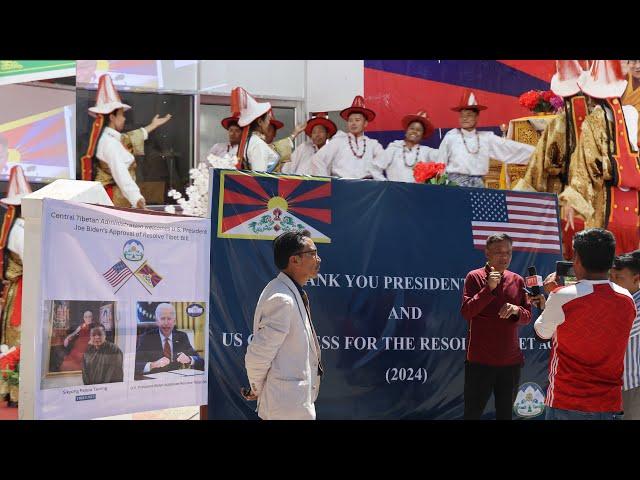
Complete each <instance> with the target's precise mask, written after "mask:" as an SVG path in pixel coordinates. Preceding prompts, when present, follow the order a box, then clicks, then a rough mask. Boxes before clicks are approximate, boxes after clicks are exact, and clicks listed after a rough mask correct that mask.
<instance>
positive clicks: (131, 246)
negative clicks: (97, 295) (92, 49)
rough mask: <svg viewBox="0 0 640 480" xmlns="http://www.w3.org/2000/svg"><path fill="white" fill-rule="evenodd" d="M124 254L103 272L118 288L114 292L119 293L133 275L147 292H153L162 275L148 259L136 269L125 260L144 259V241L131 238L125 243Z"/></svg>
mask: <svg viewBox="0 0 640 480" xmlns="http://www.w3.org/2000/svg"><path fill="white" fill-rule="evenodd" d="M122 256H123V258H122V259H120V260H119V261H118V262H117V263H115V264H114V265H112V266H111V268H110V269H109V270H107V271H106V272H104V273H103V274H102V276H103V277H104V279H105V280H106V281H107V282H108V283H109V285H111V286H112V287H113V288H115V289H116V290H115V291H114V292H113V293H117V292H118V290H120V289H121V288H122V287H123V286H124V285H125V284H126V283H127V282H128V281H129V279H131V277H134V278H135V279H136V280H138V282H139V283H140V285H142V286H143V288H144V289H145V290H146V291H147V292H149V293H151V294H153V289H154V288H155V286H156V285H158V283H160V282H161V281H162V276H160V274H158V273H157V272H156V271H155V270H154V269H153V268H152V267H151V265H149V262H148V260H145V261H144V263H143V264H142V265H140V266H139V267H138V268H135V269H131V268H130V267H129V265H127V263H126V262H125V260H128V261H131V262H139V261H140V260H142V258H143V257H144V245H142V242H140V241H138V240H129V241H128V242H127V243H125V245H124V248H123V251H122Z"/></svg>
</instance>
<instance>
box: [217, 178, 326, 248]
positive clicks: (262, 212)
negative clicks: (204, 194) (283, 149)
mask: <svg viewBox="0 0 640 480" xmlns="http://www.w3.org/2000/svg"><path fill="white" fill-rule="evenodd" d="M330 225H331V180H330V179H324V178H309V179H307V178H305V179H302V178H300V177H294V176H286V175H282V176H280V175H278V176H274V175H269V174H260V173H253V172H238V171H232V172H231V171H225V172H221V173H220V202H219V205H218V238H236V239H248V240H273V239H274V238H276V237H277V236H278V235H280V234H282V233H284V232H290V231H296V230H308V231H309V232H310V233H311V238H312V239H313V241H314V242H316V243H331V238H330V237H329V236H328V235H327V234H326V233H323V232H326V231H327V228H328V227H330Z"/></svg>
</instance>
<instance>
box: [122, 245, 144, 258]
mask: <svg viewBox="0 0 640 480" xmlns="http://www.w3.org/2000/svg"><path fill="white" fill-rule="evenodd" d="M122 254H123V255H124V258H125V259H126V260H129V261H130V262H139V261H140V260H142V258H143V257H144V247H143V246H142V243H141V242H139V241H138V240H129V241H128V242H127V243H125V244H124V249H123V251H122Z"/></svg>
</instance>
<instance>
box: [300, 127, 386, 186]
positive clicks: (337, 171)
mask: <svg viewBox="0 0 640 480" xmlns="http://www.w3.org/2000/svg"><path fill="white" fill-rule="evenodd" d="M349 140H350V141H351V146H350V145H349ZM365 147H366V149H365ZM352 149H353V150H354V151H355V153H356V154H358V155H362V153H363V152H364V155H363V156H362V158H358V157H356V155H354V154H353V151H352ZM383 155H384V148H382V145H380V143H378V141H377V140H374V139H373V138H369V137H367V136H366V135H360V136H359V137H358V138H357V139H356V137H354V136H353V135H352V134H351V133H345V132H342V131H339V132H338V133H336V134H335V135H334V136H333V138H332V139H331V142H329V143H328V144H327V145H325V146H324V147H322V148H321V149H320V150H318V152H317V153H316V154H315V155H313V156H312V157H311V159H310V162H311V172H312V174H313V175H318V176H324V177H329V176H332V177H340V178H365V177H369V176H371V177H373V162H374V160H376V159H377V158H378V157H382V156H383Z"/></svg>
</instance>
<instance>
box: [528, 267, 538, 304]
mask: <svg viewBox="0 0 640 480" xmlns="http://www.w3.org/2000/svg"><path fill="white" fill-rule="evenodd" d="M528 271H529V276H528V277H527V278H526V279H525V284H526V286H527V287H528V288H529V289H530V290H531V293H532V294H533V296H534V297H535V296H538V295H540V294H541V293H542V290H541V289H540V287H542V277H541V276H540V275H538V273H537V272H536V267H534V266H531V267H529V268H528Z"/></svg>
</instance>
